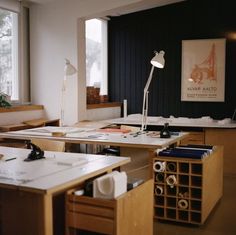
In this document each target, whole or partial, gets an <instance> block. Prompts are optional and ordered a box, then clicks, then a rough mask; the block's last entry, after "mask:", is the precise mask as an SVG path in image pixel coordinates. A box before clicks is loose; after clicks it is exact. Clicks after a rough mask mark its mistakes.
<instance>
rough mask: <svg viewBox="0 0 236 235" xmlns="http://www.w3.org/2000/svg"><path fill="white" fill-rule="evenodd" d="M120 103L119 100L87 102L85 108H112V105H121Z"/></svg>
mask: <svg viewBox="0 0 236 235" xmlns="http://www.w3.org/2000/svg"><path fill="white" fill-rule="evenodd" d="M121 105H122V103H120V102H109V103H100V104H87V109H100V108H112V107H121Z"/></svg>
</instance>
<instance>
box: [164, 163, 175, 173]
mask: <svg viewBox="0 0 236 235" xmlns="http://www.w3.org/2000/svg"><path fill="white" fill-rule="evenodd" d="M166 170H167V171H172V172H175V171H176V163H175V162H168V163H167V164H166Z"/></svg>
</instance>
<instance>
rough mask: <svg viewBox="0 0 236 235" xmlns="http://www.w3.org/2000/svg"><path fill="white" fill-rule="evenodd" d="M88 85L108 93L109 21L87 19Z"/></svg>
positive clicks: (103, 93)
mask: <svg viewBox="0 0 236 235" xmlns="http://www.w3.org/2000/svg"><path fill="white" fill-rule="evenodd" d="M85 27H86V29H85V30H86V85H87V86H94V87H100V95H107V21H106V20H102V19H91V20H87V21H86V25H85Z"/></svg>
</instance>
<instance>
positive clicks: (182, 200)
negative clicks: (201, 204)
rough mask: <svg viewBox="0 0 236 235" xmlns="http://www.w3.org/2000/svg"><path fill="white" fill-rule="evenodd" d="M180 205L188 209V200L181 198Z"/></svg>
mask: <svg viewBox="0 0 236 235" xmlns="http://www.w3.org/2000/svg"><path fill="white" fill-rule="evenodd" d="M178 207H179V208H180V209H187V208H188V201H187V200H185V199H180V200H179V201H178Z"/></svg>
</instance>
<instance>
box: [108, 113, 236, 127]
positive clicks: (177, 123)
mask: <svg viewBox="0 0 236 235" xmlns="http://www.w3.org/2000/svg"><path fill="white" fill-rule="evenodd" d="M106 122H107V123H110V124H120V125H141V123H142V115H141V114H131V115H129V116H127V117H126V118H115V119H110V120H106ZM165 123H169V126H170V127H171V126H174V127H200V128H201V127H202V128H236V122H235V121H232V120H231V119H230V118H225V119H223V120H214V119H212V118H210V117H201V118H186V117H178V118H176V117H170V118H164V117H155V116H149V117H148V118H147V125H150V126H163V125H164V124H165Z"/></svg>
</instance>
